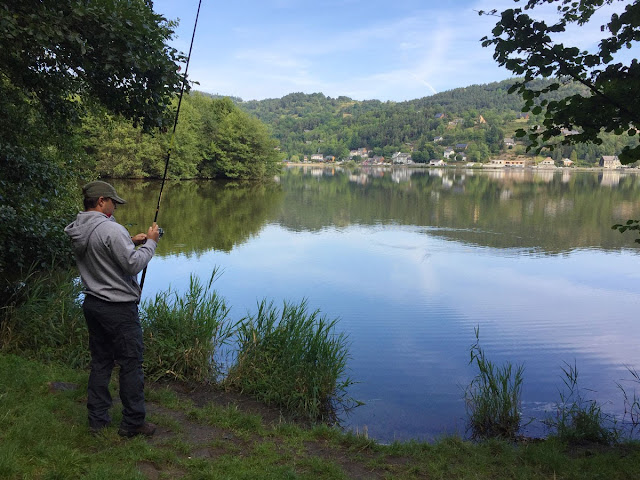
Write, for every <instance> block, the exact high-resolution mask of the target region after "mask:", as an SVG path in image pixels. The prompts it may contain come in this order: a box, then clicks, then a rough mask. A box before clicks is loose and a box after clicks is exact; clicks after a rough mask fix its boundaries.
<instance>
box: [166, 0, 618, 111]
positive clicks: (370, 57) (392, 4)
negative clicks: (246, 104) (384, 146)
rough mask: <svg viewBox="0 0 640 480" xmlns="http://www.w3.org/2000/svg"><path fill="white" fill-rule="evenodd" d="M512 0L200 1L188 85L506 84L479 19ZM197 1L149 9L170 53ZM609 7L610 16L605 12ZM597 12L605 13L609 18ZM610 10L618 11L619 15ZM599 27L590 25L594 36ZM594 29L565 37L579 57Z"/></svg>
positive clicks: (408, 88) (219, 89)
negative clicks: (168, 38) (163, 20)
mask: <svg viewBox="0 0 640 480" xmlns="http://www.w3.org/2000/svg"><path fill="white" fill-rule="evenodd" d="M514 5H516V4H514V2H513V1H511V0H443V1H425V0H395V1H382V0H341V1H335V0H327V1H322V0H318V1H310V0H260V1H257V0H231V1H229V0H227V1H224V2H222V1H220V0H217V1H213V0H202V7H201V11H200V18H199V21H198V29H197V32H196V37H195V43H194V48H193V53H192V56H191V64H190V66H189V76H190V78H191V79H192V80H196V81H198V82H199V83H200V85H199V86H196V87H195V88H196V89H198V90H202V91H205V92H209V93H217V94H221V95H231V96H237V97H240V98H242V99H243V100H254V99H257V100H261V99H264V98H279V97H282V96H284V95H286V94H288V93H292V92H304V93H314V92H322V93H324V94H325V95H327V96H330V97H338V96H340V95H345V96H348V97H351V98H353V99H356V100H367V99H378V100H383V101H386V100H393V101H403V100H411V99H415V98H421V97H425V96H429V95H432V94H434V93H436V92H442V91H445V90H451V89H453V88H458V87H466V86H469V85H473V84H483V83H489V82H493V81H500V80H505V79H507V78H510V77H511V73H510V72H509V71H507V70H506V69H504V68H501V67H499V66H498V65H497V64H496V63H495V61H494V60H493V58H492V52H493V50H492V49H491V48H482V46H481V45H480V38H482V37H483V36H485V35H489V34H490V32H491V29H492V28H493V26H494V25H495V22H496V20H497V19H496V18H494V17H487V16H482V17H481V16H479V15H478V13H477V10H491V9H493V8H496V9H498V10H499V11H501V10H503V9H505V8H511V7H513V6H514ZM197 8H198V0H180V1H178V0H155V1H154V10H155V11H156V12H158V13H161V14H163V15H164V16H166V17H167V18H169V19H180V26H179V27H178V28H177V31H176V33H177V38H176V39H174V40H173V42H172V44H173V46H175V47H176V48H178V49H179V50H181V51H183V52H185V53H187V52H188V50H189V42H190V40H191V33H192V29H193V22H194V20H195V15H196V11H197ZM606 8H608V7H606ZM606 8H605V9H603V12H602V13H603V14H605V15H606V14H607V13H608V14H609V16H610V12H609V11H608V10H606ZM615 8H617V9H619V8H620V7H619V6H616V7H615ZM599 25H600V23H598V24H597V25H596V27H599ZM600 35H601V33H600V31H599V28H596V29H592V30H591V31H588V30H586V29H581V30H580V31H579V32H574V33H573V34H572V33H569V34H567V35H566V39H565V41H566V42H567V43H569V41H571V40H576V41H578V42H579V43H580V46H582V47H584V48H589V47H593V45H595V44H596V43H597V40H598V39H599V38H600Z"/></svg>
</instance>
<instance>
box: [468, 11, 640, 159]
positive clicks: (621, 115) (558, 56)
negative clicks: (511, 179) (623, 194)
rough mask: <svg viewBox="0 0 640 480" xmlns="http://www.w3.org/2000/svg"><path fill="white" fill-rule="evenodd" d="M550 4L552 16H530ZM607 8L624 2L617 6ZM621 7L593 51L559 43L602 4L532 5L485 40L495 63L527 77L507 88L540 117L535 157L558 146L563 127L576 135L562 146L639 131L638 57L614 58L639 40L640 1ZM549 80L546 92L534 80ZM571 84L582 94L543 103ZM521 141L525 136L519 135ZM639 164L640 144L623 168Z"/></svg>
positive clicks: (629, 151)
mask: <svg viewBox="0 0 640 480" xmlns="http://www.w3.org/2000/svg"><path fill="white" fill-rule="evenodd" d="M549 3H553V4H555V5H556V6H557V16H556V17H555V18H553V17H546V18H545V19H544V20H543V19H540V18H533V17H532V16H530V14H529V13H528V12H532V11H533V10H534V9H535V8H536V7H540V6H542V5H546V6H547V7H548V4H549ZM606 3H607V4H610V5H612V4H619V2H616V1H614V0H609V1H607V2H606ZM623 3H625V4H624V7H619V8H618V9H617V11H616V12H615V13H612V15H611V18H610V21H609V22H608V23H607V24H606V25H603V26H602V27H601V31H602V32H607V33H606V34H603V38H602V40H601V41H600V43H599V44H598V47H597V49H596V50H595V51H592V52H589V51H582V50H580V49H579V48H578V47H574V46H570V45H565V44H563V43H559V42H558V41H555V40H554V39H555V38H556V37H558V36H560V35H562V33H563V32H565V31H566V30H567V28H568V27H570V26H584V25H585V24H587V23H589V21H591V20H593V18H592V17H593V14H594V13H595V12H596V10H599V9H600V8H601V7H602V5H603V1H601V0H580V1H573V0H528V1H527V2H526V5H525V7H524V11H523V9H522V8H512V9H507V10H505V11H503V12H502V13H501V14H500V21H499V22H498V23H496V26H495V28H494V29H493V31H492V35H493V36H492V37H491V38H489V37H488V36H487V37H484V38H483V39H482V45H483V46H485V47H488V46H494V48H495V53H494V58H495V59H496V61H497V62H498V63H499V64H500V65H502V66H505V67H506V68H507V69H509V70H510V71H512V72H513V73H514V74H515V75H517V76H523V77H524V78H523V79H522V80H518V81H517V82H516V83H515V84H514V85H513V86H512V87H511V88H510V92H518V93H519V94H520V95H521V97H522V99H523V100H524V102H525V105H524V108H523V111H531V112H532V113H533V114H534V115H540V114H542V115H543V121H542V126H543V128H542V129H538V128H537V127H533V128H532V129H530V130H529V132H528V139H529V140H530V141H531V148H534V149H535V150H536V151H538V152H539V151H540V150H541V149H542V148H543V147H549V148H553V146H554V144H556V143H557V142H554V141H553V140H554V137H557V136H558V135H560V133H561V129H563V128H568V129H573V128H574V127H575V128H577V129H578V130H579V132H578V133H577V134H575V135H567V136H564V138H563V139H562V140H561V141H560V142H559V143H560V144H562V145H573V144H580V143H584V142H591V143H595V144H600V143H601V142H602V139H601V138H600V134H601V131H606V132H612V133H614V134H615V135H625V136H628V137H633V136H635V135H636V133H637V132H638V129H640V116H639V114H638V112H639V111H640V108H639V107H640V98H639V97H638V95H637V85H638V82H640V64H639V63H638V61H637V59H633V60H631V61H630V62H629V63H628V64H624V63H622V62H618V63H614V62H615V58H614V56H615V54H617V53H619V52H620V51H621V50H622V49H624V48H631V47H632V46H633V45H634V44H637V42H638V40H639V39H640V35H639V32H640V22H639V20H638V19H639V18H640V15H639V12H640V2H638V1H634V2H628V3H627V2H623ZM525 11H526V12H527V13H526V12H525ZM484 13H486V12H483V11H480V14H484ZM488 13H489V14H493V15H495V14H496V13H497V12H496V11H495V10H494V11H492V12H488ZM548 22H549V23H548ZM549 77H551V78H555V79H554V81H552V82H550V83H549V84H547V85H545V86H544V87H542V88H538V87H536V86H534V85H532V84H531V83H530V82H531V81H532V80H534V79H535V78H549ZM566 79H571V80H573V81H574V82H577V83H578V84H581V85H582V86H583V87H584V89H583V92H579V93H576V94H573V95H566V96H563V97H562V98H559V99H555V100H548V99H544V95H545V94H547V93H550V92H554V91H557V90H558V89H559V88H560V87H561V86H562V84H563V83H565V82H566V81H567V80H566ZM520 135H521V136H524V135H527V133H526V132H525V131H524V130H521V131H520ZM638 159H640V146H635V147H633V148H632V147H630V146H627V147H625V149H624V150H623V152H622V153H621V154H620V160H621V161H622V162H623V163H632V162H634V161H636V160H638Z"/></svg>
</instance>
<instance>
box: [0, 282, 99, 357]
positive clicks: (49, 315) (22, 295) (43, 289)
mask: <svg viewBox="0 0 640 480" xmlns="http://www.w3.org/2000/svg"><path fill="white" fill-rule="evenodd" d="M81 290H82V286H81V285H80V284H79V281H78V279H77V273H76V272H73V271H69V270H54V271H52V272H38V271H34V272H32V273H31V274H29V275H28V276H27V277H26V279H25V281H24V283H22V284H21V288H20V289H19V290H17V291H16V292H14V294H13V296H12V297H11V298H10V299H9V301H8V302H7V304H6V305H5V306H3V307H1V309H0V347H1V348H2V351H4V352H13V353H20V354H22V355H27V356H29V357H32V358H35V359H38V360H41V361H44V362H60V363H63V364H65V365H69V366H71V367H74V368H82V367H86V366H87V365H88V364H89V352H88V350H87V345H88V344H89V334H88V331H87V327H86V323H85V320H84V316H83V314H82V305H81V300H80V293H81Z"/></svg>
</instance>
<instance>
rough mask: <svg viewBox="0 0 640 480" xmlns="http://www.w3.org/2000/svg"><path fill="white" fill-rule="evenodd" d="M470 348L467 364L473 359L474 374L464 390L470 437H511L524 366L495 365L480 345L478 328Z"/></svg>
mask: <svg viewBox="0 0 640 480" xmlns="http://www.w3.org/2000/svg"><path fill="white" fill-rule="evenodd" d="M475 334H476V343H475V344H473V345H472V346H471V348H470V355H471V358H470V360H469V364H473V363H475V364H476V365H477V367H478V370H479V372H478V375H477V376H476V377H475V378H474V379H473V380H472V382H471V384H470V385H469V386H468V387H467V389H466V391H465V400H466V404H467V412H468V414H469V426H470V428H471V433H472V436H473V437H474V438H493V437H500V438H508V439H513V438H515V436H516V434H517V433H518V431H519V430H520V421H521V416H520V412H519V410H518V408H519V407H520V403H521V399H522V381H523V378H522V375H523V373H524V366H523V365H518V366H516V368H515V370H514V369H513V366H512V364H511V362H507V363H505V364H504V365H503V366H501V367H498V366H496V365H495V364H494V363H493V362H492V361H491V360H489V359H488V358H487V357H486V356H485V353H484V350H482V348H481V347H480V328H479V327H476V329H475Z"/></svg>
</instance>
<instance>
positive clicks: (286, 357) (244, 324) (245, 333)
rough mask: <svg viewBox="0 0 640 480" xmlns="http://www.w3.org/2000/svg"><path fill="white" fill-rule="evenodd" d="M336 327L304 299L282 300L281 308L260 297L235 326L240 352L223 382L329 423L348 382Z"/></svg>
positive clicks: (342, 341)
mask: <svg viewBox="0 0 640 480" xmlns="http://www.w3.org/2000/svg"><path fill="white" fill-rule="evenodd" d="M336 325H337V320H331V321H329V320H327V319H326V318H325V317H321V316H320V312H319V311H318V310H316V311H314V312H309V311H308V310H307V303H306V301H302V302H301V303H300V304H297V305H296V304H291V303H287V302H285V303H284V305H283V307H282V310H281V311H279V310H278V308H277V307H275V306H274V305H273V302H271V303H267V301H266V300H263V301H262V302H260V304H259V305H258V312H257V313H256V314H255V315H249V316H248V317H246V318H245V319H243V320H241V321H240V323H239V325H238V337H239V351H238V353H237V360H236V363H235V364H234V365H233V366H232V367H231V369H230V371H229V375H228V376H227V378H226V379H225V384H227V385H229V386H231V387H235V388H238V389H240V390H241V391H243V392H245V393H248V394H250V395H253V396H255V397H256V398H258V399H259V400H262V401H264V402H266V403H268V404H274V405H278V406H281V407H284V408H286V409H287V410H289V411H293V412H296V413H298V414H300V415H303V416H304V417H306V418H309V419H311V420H320V419H322V420H330V421H333V420H334V419H335V414H336V408H337V407H341V406H345V405H346V403H345V391H346V388H347V387H348V386H349V385H350V384H351V383H352V382H351V381H350V380H349V379H348V378H345V371H346V367H347V360H348V350H347V347H348V345H347V338H346V336H345V335H344V334H343V333H336V332H335V327H336Z"/></svg>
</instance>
